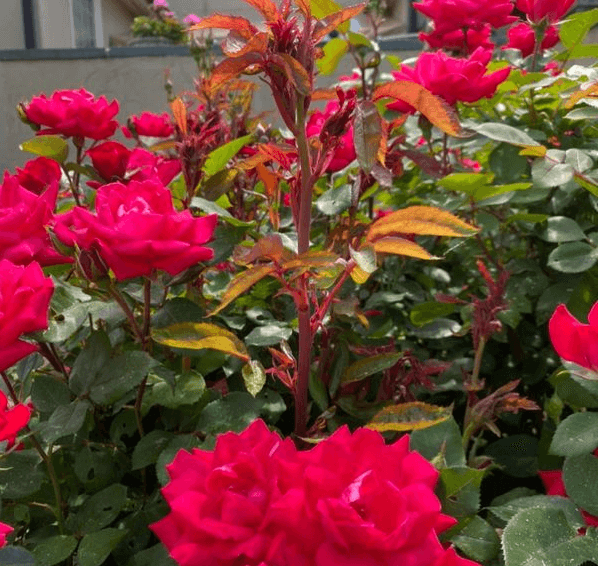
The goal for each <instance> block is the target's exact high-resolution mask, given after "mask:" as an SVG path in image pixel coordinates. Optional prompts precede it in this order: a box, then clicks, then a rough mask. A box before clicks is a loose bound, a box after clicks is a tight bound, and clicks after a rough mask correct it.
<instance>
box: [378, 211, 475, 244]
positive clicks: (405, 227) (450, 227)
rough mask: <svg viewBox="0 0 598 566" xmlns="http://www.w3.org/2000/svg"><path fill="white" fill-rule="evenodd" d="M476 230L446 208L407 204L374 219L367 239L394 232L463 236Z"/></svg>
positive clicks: (394, 233)
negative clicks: (407, 205)
mask: <svg viewBox="0 0 598 566" xmlns="http://www.w3.org/2000/svg"><path fill="white" fill-rule="evenodd" d="M476 232H478V228H476V227H474V226H471V225H470V224H467V222H463V220H460V219H459V218H457V217H456V216H454V215H453V214H451V213H450V212H447V211H446V210H441V209H440V208H435V207H433V206H409V207H407V208H403V209H402V210H397V211H395V212H392V213H390V214H388V215H387V216H383V217H382V218H379V219H378V220H376V221H375V222H374V223H373V224H372V225H371V226H370V229H369V232H368V235H367V241H368V242H372V241H374V240H377V239H379V238H382V237H384V236H392V235H396V234H420V235H426V236H455V237H464V236H471V235H473V234H475V233H476Z"/></svg>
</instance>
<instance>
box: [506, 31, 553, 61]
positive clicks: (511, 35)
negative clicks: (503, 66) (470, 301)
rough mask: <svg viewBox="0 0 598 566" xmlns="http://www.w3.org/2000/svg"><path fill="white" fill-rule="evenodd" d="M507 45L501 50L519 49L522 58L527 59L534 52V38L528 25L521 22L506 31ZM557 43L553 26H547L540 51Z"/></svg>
mask: <svg viewBox="0 0 598 566" xmlns="http://www.w3.org/2000/svg"><path fill="white" fill-rule="evenodd" d="M507 39H508V43H507V44H506V45H504V46H503V47H502V48H503V49H519V51H521V56H522V57H527V56H528V55H531V54H532V53H533V52H534V47H535V45H536V36H535V33H534V30H533V29H532V27H531V26H530V25H529V24H526V23H525V22H521V23H520V24H517V25H516V26H513V27H512V28H509V29H508V31H507ZM558 42H559V34H558V31H557V29H556V27H554V26H548V27H547V28H546V31H545V32H544V38H543V39H542V43H541V44H540V47H541V48H542V49H550V48H551V47H554V46H555V45H556V44H557V43H558Z"/></svg>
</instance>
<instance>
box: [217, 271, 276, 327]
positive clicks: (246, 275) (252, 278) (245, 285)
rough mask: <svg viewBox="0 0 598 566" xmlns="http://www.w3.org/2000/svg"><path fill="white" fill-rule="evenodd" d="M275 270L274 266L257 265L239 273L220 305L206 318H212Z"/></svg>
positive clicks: (230, 284) (227, 289)
mask: <svg viewBox="0 0 598 566" xmlns="http://www.w3.org/2000/svg"><path fill="white" fill-rule="evenodd" d="M275 270H276V268H275V267H274V265H257V266H256V267H252V268H251V269H248V270H247V271H243V272H242V273H239V275H237V276H236V277H235V278H234V279H233V280H232V281H231V282H230V283H229V285H228V287H227V288H226V291H225V292H224V295H223V297H222V300H221V301H220V304H219V305H218V306H217V307H216V308H215V309H214V310H213V311H212V312H211V313H209V314H208V316H214V315H215V314H217V313H219V312H220V311H221V310H222V309H224V308H225V307H227V306H228V305H229V304H230V303H232V302H233V301H234V300H235V299H236V298H237V297H238V296H239V295H242V294H243V293H245V291H247V290H248V289H250V288H251V287H252V286H253V285H255V284H256V283H257V282H258V281H260V280H262V279H263V278H264V277H266V276H267V275H270V274H271V273H273V272H274V271H275Z"/></svg>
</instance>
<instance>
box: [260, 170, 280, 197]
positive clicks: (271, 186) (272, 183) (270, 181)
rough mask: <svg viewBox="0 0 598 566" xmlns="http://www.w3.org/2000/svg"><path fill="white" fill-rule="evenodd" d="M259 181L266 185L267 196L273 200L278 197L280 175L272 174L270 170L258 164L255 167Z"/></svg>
mask: <svg viewBox="0 0 598 566" xmlns="http://www.w3.org/2000/svg"><path fill="white" fill-rule="evenodd" d="M255 170H256V171H257V176H258V177H259V180H260V181H261V182H262V183H264V189H265V192H266V196H267V197H268V198H269V199H273V198H274V197H275V196H276V192H277V189H278V175H276V174H275V173H272V171H270V170H269V169H267V168H266V167H264V165H263V164H262V163H257V164H256V166H255Z"/></svg>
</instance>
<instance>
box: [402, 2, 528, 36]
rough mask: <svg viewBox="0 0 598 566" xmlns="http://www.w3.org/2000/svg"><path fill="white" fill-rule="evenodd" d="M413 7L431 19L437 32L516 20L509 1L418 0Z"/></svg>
mask: <svg viewBox="0 0 598 566" xmlns="http://www.w3.org/2000/svg"><path fill="white" fill-rule="evenodd" d="M413 7H414V8H415V9H416V10H418V11H419V12H420V13H422V14H423V15H424V16H426V17H428V18H430V19H431V20H432V21H433V22H434V29H435V30H436V32H437V33H439V34H445V33H449V32H452V31H455V30H459V29H460V30H462V29H464V28H473V29H481V28H482V27H484V25H485V24H488V25H489V26H491V27H492V28H501V27H503V26H506V25H508V24H510V23H513V22H514V21H516V20H517V18H516V17H515V16H511V12H512V11H513V4H512V2H511V0H420V2H416V3H414V4H413Z"/></svg>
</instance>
